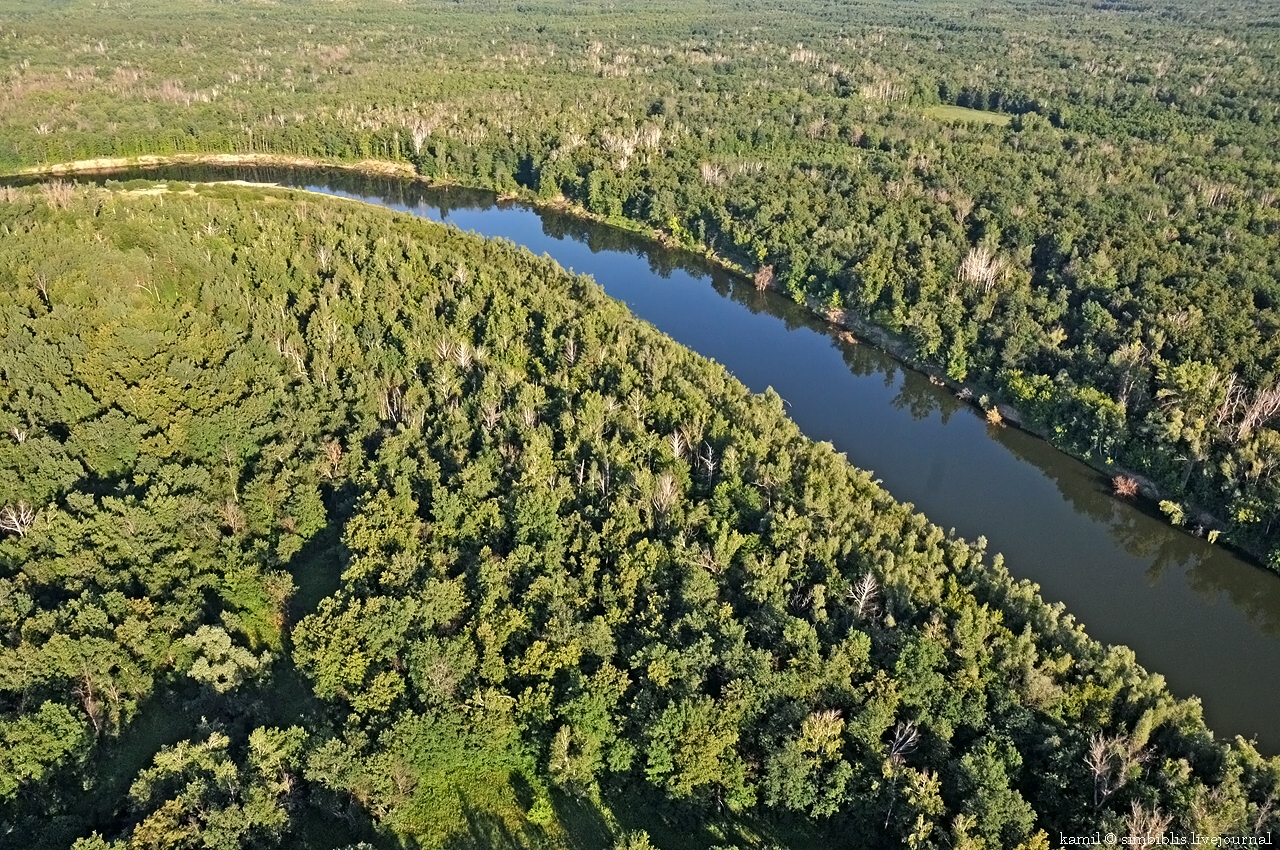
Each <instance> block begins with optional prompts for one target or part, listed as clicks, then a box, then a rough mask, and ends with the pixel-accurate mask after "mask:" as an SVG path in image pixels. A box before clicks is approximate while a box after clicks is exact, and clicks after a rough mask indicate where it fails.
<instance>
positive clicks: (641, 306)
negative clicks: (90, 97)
mask: <svg viewBox="0 0 1280 850" xmlns="http://www.w3.org/2000/svg"><path fill="white" fill-rule="evenodd" d="M132 176H147V177H152V178H168V179H179V180H186V181H208V180H229V179H239V180H248V181H255V182H275V183H279V184H280V185H283V186H291V187H297V188H306V189H310V190H313V191H319V192H324V193H328V194H333V195H340V196H343V197H348V198H355V199H359V200H362V201H367V202H369V203H374V204H379V205H382V206H386V207H390V208H392V209H396V210H401V211H407V212H410V213H412V214H414V215H417V216H421V217H424V218H428V219H432V220H435V221H444V222H447V223H449V224H452V225H455V226H457V227H459V228H461V229H462V230H470V231H474V232H476V233H477V234H480V235H483V236H486V237H501V238H504V239H508V240H511V241H512V242H515V243H517V244H519V245H523V246H525V247H526V248H528V249H529V250H531V251H533V252H534V253H535V254H546V255H548V256H550V257H552V258H553V259H555V260H556V261H557V262H558V263H559V264H560V265H562V266H563V267H565V268H566V269H571V270H573V271H575V272H582V273H587V274H590V275H592V276H593V277H594V278H595V279H596V280H597V281H598V282H599V283H600V284H601V286H603V287H604V289H605V291H606V292H608V293H609V295H611V296H613V297H614V298H617V299H619V300H621V301H623V302H625V303H626V304H627V306H628V307H629V308H630V309H631V311H632V313H633V314H635V315H636V316H638V317H639V318H641V319H644V320H646V321H648V322H650V323H652V324H653V325H655V326H656V327H658V328H659V329H661V330H662V331H664V332H665V333H667V334H668V335H670V336H671V337H672V338H673V339H675V340H676V341H678V342H680V343H682V344H684V345H686V346H688V347H689V348H691V349H693V350H694V351H697V352H699V353H700V354H702V355H704V356H707V357H710V358H713V359H715V360H717V361H719V362H720V363H722V364H724V365H725V366H726V367H727V368H728V369H729V370H730V371H732V372H733V374H734V375H735V376H737V378H738V379H739V380H741V381H742V382H743V383H744V384H746V385H747V386H748V387H750V388H751V389H752V390H754V391H756V392H759V391H763V390H764V389H765V388H766V387H773V388H774V390H775V391H776V392H777V393H778V394H779V395H781V396H782V398H783V399H785V400H786V403H787V411H788V413H789V414H790V415H791V417H792V418H793V419H794V420H795V421H796V422H797V423H798V424H799V425H800V427H801V428H802V429H803V430H804V432H805V434H807V435H808V436H809V437H811V438H813V439H815V440H828V441H830V442H831V443H833V444H834V445H835V446H836V448H837V450H839V451H842V452H844V453H846V455H847V456H848V458H849V460H850V462H852V463H853V464H855V465H857V466H859V467H862V468H864V469H868V470H873V471H874V474H875V476H876V477H878V478H880V479H881V480H882V481H883V484H884V486H885V487H887V488H888V490H889V492H891V493H892V494H893V495H894V496H895V497H896V498H898V499H899V500H901V501H906V502H911V503H913V504H914V505H915V506H916V508H917V509H918V510H920V511H922V512H923V513H925V514H926V515H927V516H928V517H929V518H930V519H931V520H932V521H933V522H935V523H937V524H938V525H941V526H942V527H943V528H954V529H955V530H956V531H957V532H958V533H960V534H961V535H963V536H965V537H967V538H969V539H977V538H978V537H980V536H982V537H986V539H987V540H988V543H989V545H988V550H989V551H991V552H1001V553H1003V554H1004V556H1005V560H1006V563H1007V564H1008V566H1009V569H1010V571H1011V572H1012V573H1013V574H1014V575H1015V576H1018V577H1020V578H1026V579H1030V580H1032V581H1034V582H1036V583H1037V584H1039V585H1040V588H1041V593H1042V595H1043V596H1044V597H1045V598H1046V599H1047V600H1049V601H1062V602H1064V603H1065V604H1066V606H1067V610H1068V611H1070V612H1071V613H1072V614H1074V615H1075V616H1076V617H1077V618H1078V619H1079V620H1080V621H1081V622H1083V623H1084V624H1085V626H1086V628H1087V630H1088V632H1089V634H1091V635H1092V636H1093V637H1095V638H1097V639H1098V640H1101V641H1103V642H1106V643H1113V644H1124V645H1127V646H1129V647H1131V648H1132V649H1133V650H1134V652H1135V653H1136V654H1137V657H1138V661H1139V662H1140V663H1141V664H1142V665H1143V666H1145V667H1146V668H1147V669H1149V670H1153V671H1156V672H1159V673H1161V674H1163V675H1164V677H1165V679H1166V681H1167V683H1168V685H1169V687H1170V689H1171V690H1172V691H1173V692H1174V693H1175V694H1177V695H1178V696H1182V697H1190V696H1198V697H1199V698H1200V699H1201V700H1202V702H1203V705H1204V712H1205V717H1206V720H1207V721H1208V723H1209V725H1210V727H1211V728H1213V729H1214V730H1215V732H1216V733H1217V734H1218V735H1219V736H1231V735H1237V734H1238V735H1243V736H1245V737H1246V738H1256V740H1257V743H1258V745H1259V747H1260V748H1261V749H1262V750H1263V751H1264V752H1266V753H1277V752H1280V577H1277V576H1275V575H1273V574H1271V573H1268V572H1266V571H1265V570H1263V569H1261V568H1258V567H1256V566H1253V565H1251V564H1249V563H1247V562H1245V561H1243V560H1241V559H1239V558H1237V557H1235V556H1234V555H1233V554H1231V553H1230V552H1228V551H1227V550H1224V549H1223V548H1221V547H1218V546H1212V545H1210V544H1209V543H1207V542H1206V541H1204V540H1202V539H1198V538H1195V537H1192V536H1190V535H1187V534H1184V533H1181V532H1178V531H1176V530H1174V529H1173V528H1171V527H1170V526H1169V525H1168V524H1167V523H1166V522H1165V521H1163V520H1162V519H1160V518H1159V517H1158V516H1153V515H1151V514H1150V513H1147V512H1144V511H1143V510H1142V509H1140V508H1139V507H1136V506H1134V505H1131V504H1128V503H1126V502H1122V501H1118V500H1116V499H1114V498H1112V497H1111V495H1110V487H1109V482H1108V481H1107V480H1106V478H1105V477H1104V476H1102V475H1100V474H1098V473H1097V472H1095V471H1094V470H1092V469H1091V468H1089V467H1088V466H1086V465H1085V464H1083V463H1080V462H1078V461H1076V460H1074V459H1073V458H1071V457H1069V456H1067V455H1065V454H1063V453H1062V452H1059V451H1058V450H1056V449H1054V448H1053V447H1052V446H1050V445H1048V444H1047V443H1045V442H1044V441H1043V440H1040V439H1038V438H1036V437H1033V436H1031V435H1029V434H1026V433H1024V432H1022V431H1019V430H1017V429H1016V428H1007V427H992V426H990V425H988V424H987V422H986V421H985V419H984V418H983V417H982V416H981V415H980V414H979V413H978V412H977V411H975V410H974V409H973V408H971V407H969V406H967V405H965V404H962V403H961V402H959V401H958V400H957V399H956V398H955V397H954V396H953V395H952V394H951V393H950V392H949V391H948V390H947V389H946V388H944V387H938V386H934V385H933V384H931V383H930V382H929V381H928V379H927V378H926V377H925V376H923V375H921V374H919V373H917V372H914V371H912V370H910V369H906V368H904V367H903V366H902V365H901V364H900V363H899V362H897V361H896V360H894V359H893V358H892V357H890V356H889V355H887V354H884V353H883V352H880V351H878V350H876V349H874V348H872V347H871V346H869V345H859V344H849V343H846V342H843V341H841V340H840V338H839V336H838V334H837V331H835V330H834V329H832V328H831V327H830V326H828V325H826V324H825V323H824V322H821V321H819V320H817V319H816V318H814V317H813V316H811V315H810V314H808V313H807V312H805V311H803V310H802V309H801V308H799V307H798V306H796V305H795V304H793V303H792V302H790V301H788V300H787V299H785V298H783V297H782V296H779V295H777V294H774V293H760V292H757V291H756V290H755V289H754V288H753V287H752V286H751V285H750V284H749V283H748V282H747V281H745V280H741V279H739V278H738V277H736V276H735V275H732V274H730V273H728V272H726V271H724V270H722V269H719V268H717V267H715V266H713V265H711V264H710V263H708V262H706V261H704V260H703V259H702V258H700V257H697V256H694V255H690V254H688V253H685V252H679V251H673V250H669V249H666V248H663V247H662V246H660V245H658V244H656V243H655V242H653V241H652V240H649V239H647V238H645V237H643V236H640V235H637V234H633V233H630V232H627V231H623V230H619V229H617V228H612V227H608V226H604V225H599V224H594V223H591V222H588V221H584V220H582V219H580V218H576V217H573V216H570V215H567V214H563V213H559V212H554V211H545V210H543V211H540V210H534V209H531V208H529V207H526V206H523V205H521V204H518V203H500V202H498V201H497V199H496V197H495V196H494V195H493V194H492V193H489V192H481V191H476V190H468V189H457V188H432V187H428V186H425V185H423V184H418V183H411V182H407V181H401V180H396V179H391V178H378V177H367V176H362V175H354V174H350V173H344V172H328V171H316V170H307V171H290V170H285V169H276V168H246V167H238V168H207V167H171V168H167V169H162V170H158V171H149V172H131V173H129V174H128V175H115V178H116V179H127V177H132Z"/></svg>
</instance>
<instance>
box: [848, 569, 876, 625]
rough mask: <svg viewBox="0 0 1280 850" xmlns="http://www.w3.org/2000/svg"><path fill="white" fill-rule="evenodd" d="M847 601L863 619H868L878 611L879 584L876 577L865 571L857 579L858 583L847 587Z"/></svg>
mask: <svg viewBox="0 0 1280 850" xmlns="http://www.w3.org/2000/svg"><path fill="white" fill-rule="evenodd" d="M849 602H850V603H851V604H852V605H853V610H854V611H855V612H856V613H857V615H858V616H859V617H861V618H862V619H864V620H870V619H872V618H874V617H875V616H876V615H877V614H879V613H880V585H879V583H877V582H876V577H875V576H874V575H872V574H871V573H867V574H866V575H864V576H863V577H862V578H860V579H858V583H857V584H855V585H854V586H853V587H852V588H850V589H849Z"/></svg>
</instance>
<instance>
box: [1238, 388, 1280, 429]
mask: <svg viewBox="0 0 1280 850" xmlns="http://www.w3.org/2000/svg"><path fill="white" fill-rule="evenodd" d="M1276 416H1280V381H1277V382H1276V383H1275V384H1274V385H1272V386H1271V387H1269V388H1267V389H1260V390H1258V392H1257V394H1256V395H1254V397H1253V401H1251V402H1250V403H1249V405H1248V406H1247V407H1246V408H1245V410H1244V416H1243V417H1241V419H1240V427H1239V428H1238V429H1237V431H1236V440H1237V441H1242V440H1244V439H1245V438H1246V437H1248V436H1249V435H1250V434H1252V433H1253V432H1254V431H1255V430H1257V429H1258V428H1260V427H1262V426H1263V425H1265V424H1267V423H1268V422H1270V421H1271V420H1272V419H1275V418H1276Z"/></svg>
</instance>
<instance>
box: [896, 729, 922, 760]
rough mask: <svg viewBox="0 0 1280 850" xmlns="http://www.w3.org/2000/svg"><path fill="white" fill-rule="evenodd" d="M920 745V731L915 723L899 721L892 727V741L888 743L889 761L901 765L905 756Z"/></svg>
mask: <svg viewBox="0 0 1280 850" xmlns="http://www.w3.org/2000/svg"><path fill="white" fill-rule="evenodd" d="M919 745H920V730H919V729H918V728H917V727H916V724H915V721H912V720H899V721H898V725H897V726H894V727H893V740H891V741H890V742H889V761H891V762H893V763H894V764H902V762H903V761H904V760H905V759H906V757H907V756H909V755H911V753H913V752H915V749H916V747H918V746H919Z"/></svg>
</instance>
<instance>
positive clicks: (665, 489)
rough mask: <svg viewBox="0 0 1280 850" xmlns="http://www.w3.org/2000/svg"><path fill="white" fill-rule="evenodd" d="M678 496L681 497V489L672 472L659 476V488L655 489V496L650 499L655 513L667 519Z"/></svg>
mask: <svg viewBox="0 0 1280 850" xmlns="http://www.w3.org/2000/svg"><path fill="white" fill-rule="evenodd" d="M677 495H679V488H678V487H677V485H676V479H675V477H674V476H672V474H671V473H670V472H664V473H662V475H660V476H658V482H657V486H655V487H654V489H653V495H652V496H650V497H649V498H650V502H651V503H652V504H653V509H654V511H655V512H656V513H657V514H658V515H659V516H661V517H664V518H665V517H666V515H667V512H668V511H669V510H671V508H672V507H673V506H674V505H675V503H676V496H677Z"/></svg>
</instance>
